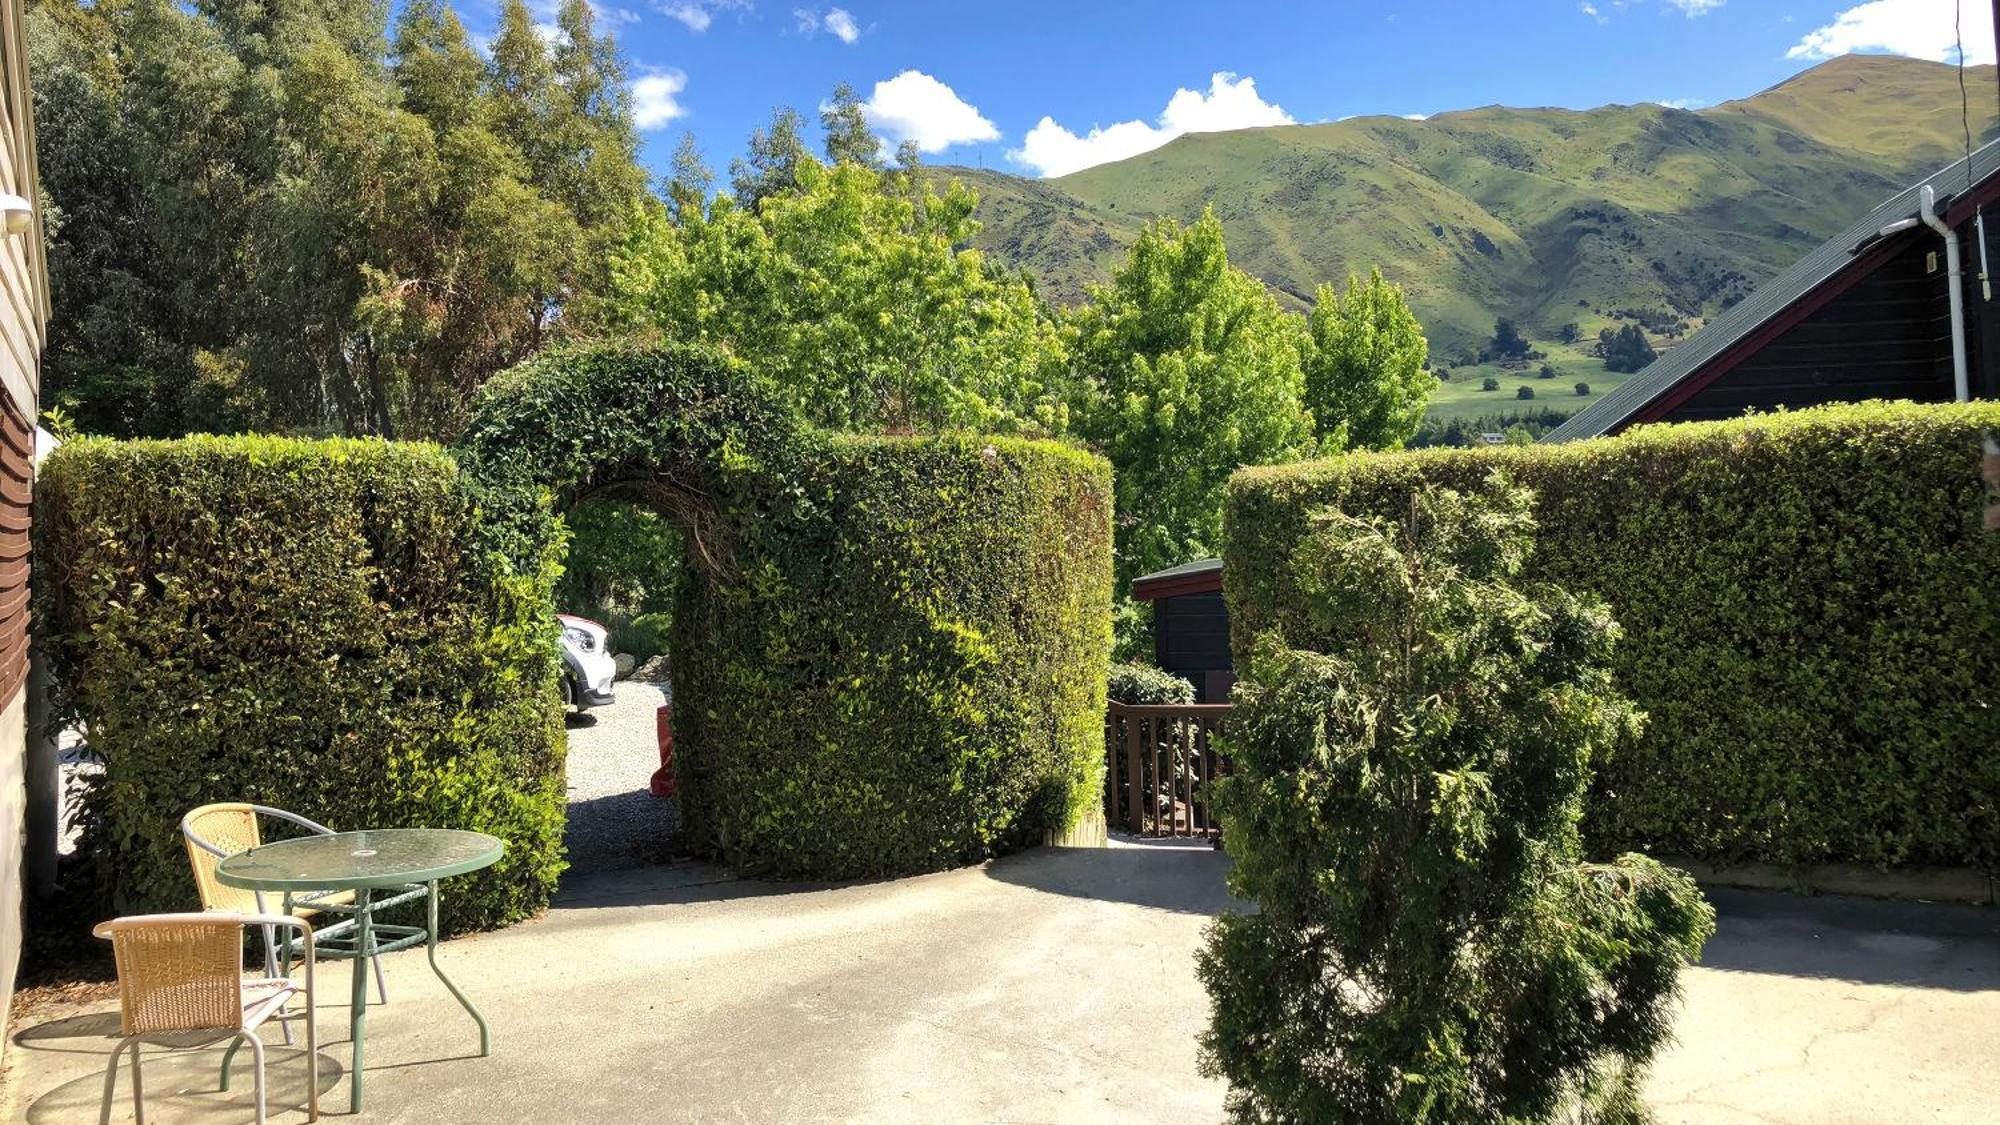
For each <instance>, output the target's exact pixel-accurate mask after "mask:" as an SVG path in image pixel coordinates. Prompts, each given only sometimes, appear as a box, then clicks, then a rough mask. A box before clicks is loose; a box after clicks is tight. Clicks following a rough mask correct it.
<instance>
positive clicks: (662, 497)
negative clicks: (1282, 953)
mask: <svg viewBox="0 0 2000 1125" xmlns="http://www.w3.org/2000/svg"><path fill="white" fill-rule="evenodd" d="M456 453H457V456H458V459H459V461H460V464H461V465H462V466H463V467H464V469H465V470H466V471H467V473H468V474H469V475H470V476H471V477H473V478H474V479H475V480H476V481H478V482H479V486H480V487H481V488H482V489H483V490H484V493H485V503H486V505H487V515H488V526H489V528H490V534H491V535H493V536H495V537H496V545H497V546H498V547H499V548H500V550H501V551H502V553H505V554H513V555H515V556H516V557H519V558H521V559H522V560H523V563H524V567H525V565H526V560H528V559H529V558H531V557H533V556H534V554H535V553H536V552H537V551H539V550H540V549H541V546H542V545H544V544H546V542H547V540H546V538H545V537H546V536H547V535H550V534H554V533H555V531H554V518H555V517H556V516H557V515H559V514H560V513H562V512H564V511H566V510H569V509H571V508H573V507H574V506H575V505H578V504H580V503H585V502H590V501H595V500H605V499H612V500H618V501H624V502H634V503H639V504H643V505H645V506H647V507H649V508H652V509H654V510H657V511H659V512H661V513H663V514H666V515H668V516H670V517H671V518H672V519H673V521H674V522H675V523H676V524H677V525H678V527H679V529H680V532H681V535H680V539H681V543H682V550H683V551H684V552H685V558H684V561H683V572H684V573H683V576H682V580H681V581H680V583H679V589H678V592H677V594H676V604H675V607H674V612H673V624H672V638H671V648H672V651H673V665H674V680H675V685H674V686H675V700H676V709H675V727H676V731H675V736H676V768H677V771H678V773H679V780H680V792H681V800H682V817H683V822H684V824H685V825H686V829H687V833H688V839H689V842H690V843H691V844H692V845H693V846H694V847H695V848H696V849H697V850H701V851H707V852H712V853H715V854H718V855H721V856H723V857H725V858H727V859H728V860H729V861H730V862H732V863H733V864H735V865H737V866H739V867H741V868H744V869H747V870H753V871H761V872H767V873H771V874H777V875H794V876H813V877H821V878H842V877H854V876H866V875H887V874H901V873H908V872H914V871H923V870H931V869H936V868H939V867H944V866H949V865H953V864H957V863H964V862H971V861H974V860H977V859H980V858H982V857H984V856H987V855H990V854H992V853H993V852H994V851H996V850H999V849H1003V848H1005V847H1008V846H1011V845H1015V844H1021V843H1031V842H1039V841H1041V840H1043V839H1046V838H1049V837H1051V836H1059V835H1063V834H1066V833H1069V832H1071V831H1073V830H1075V829H1076V828H1077V827H1078V826H1079V825H1080V824H1083V825H1087V824H1088V822H1090V821H1091V820H1092V819H1093V818H1095V817H1096V816H1097V815H1098V813H1099V809H1098V806H1099V801H1100V793H1101V789H1102V770H1103V749H1102V747H1103V743H1102V739H1103V732H1102V723H1103V715H1102V707H1103V697H1104V696H1103V693H1104V680H1105V669H1106V662H1107V659H1108V654H1109V651H1110V643H1111V625H1110V621H1111V617H1110V605H1111V520H1110V498H1111V473H1110V468H1109V466H1108V465H1106V464H1105V462H1104V461H1103V460H1102V459H1100V458H1098V457H1095V456H1093V455H1091V454H1088V453H1084V452H1081V451H1078V450H1075V449H1072V448H1070V447H1067V446H1064V445H1060V444H1056V443H1053V442H1041V441H1028V440H1021V439H1015V438H1001V437H981V436H965V435H951V436H937V437H863V436H853V435H837V434H831V433H827V432H824V431H820V430H816V429H814V428H812V427H809V426H806V425H804V424H802V423H800V422H799V421H797V420H796V418H795V417H794V416H793V415H792V414H791V413H790V412H789V411H788V410H787V409H785V408H784V407H783V406H782V405H781V404H780V403H779V402H778V401H777V400H776V399H775V398H774V397H773V396H772V395H771V394H770V393H769V392H768V391H767V390H766V389H765V388H764V387H763V386H762V385H761V384H760V383H759V381H758V380H757V379H756V377H755V376H754V374H753V373H750V372H747V371H745V370H743V369H742V368H741V367H739V366H737V365H734V364H732V363H731V362H730V361H728V360H727V359H725V358H724V357H722V356H720V355H718V354H716V353H714V352H712V351H708V350H705V349H701V348H696V347H690V346H681V345H668V346H660V347H650V348H635V347H629V346H622V345H617V346H600V347H594V348H589V349H576V350H565V351H557V352H553V353H550V354H548V355H545V356H543V357H539V358H536V359H534V360H531V361H529V362H527V363H525V364H523V365H521V366H519V367H517V368H515V369H513V370H512V371H510V372H508V373H506V374H505V375H503V376H501V377H499V378H496V379H495V380H494V381H493V382H492V383H491V384H490V385H489V386H488V387H487V388H486V389H485V390H484V391H483V392H482V394H481V397H480V399H479V402H478V403H477V405H476V407H475V410H474V413H473V417H472V420H471V422H470V424H469V425H468V427H467V428H466V431H465V433H464V436H463V437H462V438H461V440H460V442H459V445H458V447H457V450H456ZM1086 830H1088V828H1086Z"/></svg>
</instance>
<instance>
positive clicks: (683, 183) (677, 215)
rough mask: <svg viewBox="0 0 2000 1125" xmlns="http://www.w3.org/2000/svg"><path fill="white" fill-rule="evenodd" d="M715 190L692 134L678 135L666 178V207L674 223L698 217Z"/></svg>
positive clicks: (706, 164)
mask: <svg viewBox="0 0 2000 1125" xmlns="http://www.w3.org/2000/svg"><path fill="white" fill-rule="evenodd" d="M714 191H715V173H714V172H713V171H711V170H710V169H709V167H708V162H707V161H705V160H703V159H702V158H701V146H700V145H699V144H696V143H695V139H694V133H693V132H686V133H682V134H681V139H680V141H679V142H678V143H677V144H675V145H674V161H673V171H672V172H671V173H669V175H668V177H667V191H666V195H667V207H668V209H669V213H670V214H671V215H672V216H673V219H674V221H675V222H677V223H678V222H682V221H685V219H687V218H689V217H693V216H697V215H700V214H702V213H704V212H705V210H706V209H707V207H708V197H709V196H710V195H711V194H713V193H714Z"/></svg>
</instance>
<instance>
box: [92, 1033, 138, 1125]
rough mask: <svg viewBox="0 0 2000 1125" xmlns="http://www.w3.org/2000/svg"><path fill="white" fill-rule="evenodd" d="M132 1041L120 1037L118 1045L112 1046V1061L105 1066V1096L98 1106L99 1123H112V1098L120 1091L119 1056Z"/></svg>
mask: <svg viewBox="0 0 2000 1125" xmlns="http://www.w3.org/2000/svg"><path fill="white" fill-rule="evenodd" d="M132 1042H133V1041H132V1040H130V1039H120V1040H119V1041H118V1045H117V1046H116V1047H113V1048H111V1061H110V1062H109V1063H108V1064H106V1066H105V1067H104V1098H103V1102H102V1104H100V1105H99V1106H98V1111H97V1125H111V1099H112V1096H113V1095H115V1094H117V1093H118V1056H120V1055H122V1054H124V1053H125V1048H126V1047H129V1046H131V1045H132ZM134 1100H135V1101H136V1100H137V1099H134Z"/></svg>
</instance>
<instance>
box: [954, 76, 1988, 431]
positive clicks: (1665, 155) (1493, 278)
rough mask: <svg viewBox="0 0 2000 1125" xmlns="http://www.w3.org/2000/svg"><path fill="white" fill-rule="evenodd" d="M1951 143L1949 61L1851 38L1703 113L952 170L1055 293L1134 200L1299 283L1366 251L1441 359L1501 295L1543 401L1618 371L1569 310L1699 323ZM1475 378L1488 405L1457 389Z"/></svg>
mask: <svg viewBox="0 0 2000 1125" xmlns="http://www.w3.org/2000/svg"><path fill="white" fill-rule="evenodd" d="M1966 77H1967V82H1968V84H1969V85H1970V87H1971V89H1972V90H1973V91H1974V94H1975V96H1974V97H1973V98H1972V99H1971V102H1972V111H1973V114H1974V117H1973V122H1972V127H1973V135H1974V140H1975V142H1977V141H1979V140H1981V139H1983V138H1985V137H1987V136H1989V135H1991V134H1992V132H1993V131H1994V127H1995V119H1994V113H1993V97H1992V94H1991V91H1992V87H1993V82H1994V69H1993V68H1992V67H1977V68H1973V69H1972V70H1970V71H1969V72H1968V73H1967V76H1966ZM1962 150H1963V139H1962V136H1961V131H1960V119H1959V93H1958V80H1957V75H1956V73H1955V71H1954V70H1953V69H1952V68H1951V67H1948V66H1943V65H1940V64H1937V63H1930V62H1923V61H1918V60H1912V59H1904V58H1890V57H1882V56H1850V57H1847V58H1841V59H1835V60H1833V61H1830V62H1827V63H1824V64H1822V65H1820V66H1818V67H1815V68H1814V69H1812V70H1809V71H1806V72H1804V73H1802V74H1800V75H1798V76H1796V77H1794V78H1792V79H1790V80H1789V81H1787V82H1784V83H1782V84H1780V85H1778V86H1775V87H1773V88H1772V89H1769V90H1766V91H1764V92H1762V93H1760V94H1757V95H1755V96H1753V97H1749V98H1744V99H1742V100H1739V101H1732V102H1726V103H1723V104H1721V105H1718V106H1714V107H1711V108H1708V109H1703V110H1699V111H1696V112H1686V111H1683V110H1676V109H1668V108H1666V107H1664V106H1658V105H1637V106H1606V107H1603V108H1601V109H1594V110H1583V111H1578V110H1564V109H1506V108H1501V107H1489V108H1485V109H1473V110H1465V111H1460V112H1454V113H1443V114H1439V115H1437V116H1435V117H1432V118H1430V119H1428V120H1425V121H1407V120H1404V119H1402V118H1393V117H1365V118H1352V119H1349V120H1346V121H1340V122H1334V123H1330V124H1321V125H1289V126H1282V127H1278V128H1270V129H1249V130H1243V131H1239V132H1232V133H1206V134H1198V135H1192V136H1186V137H1182V138H1180V139H1179V140H1176V141H1174V142H1173V143H1172V144H1169V145H1167V146H1165V147H1163V148H1160V149H1157V150H1155V151H1153V152H1149V153H1146V154H1144V155H1141V156H1137V157H1134V158H1132V159H1129V160H1124V161H1120V162H1118V163H1115V164H1107V165H1102V166H1099V167H1096V168H1090V169H1086V170H1084V171H1082V172H1078V173H1075V174H1073V175H1069V176H1064V177H1062V178H1059V179H1054V180H1027V179H1022V178H1019V177H1014V176H1008V175H1005V174H1002V173H996V172H987V171H975V170H972V169H948V170H945V171H946V172H948V174H951V175H954V176H958V177H960V178H962V179H964V180H966V181H967V182H968V183H970V184H972V185H974V186H975V187H977V188H978V190H979V191H980V193H981V198H982V202H981V207H980V218H981V220H982V221H983V222H984V224H985V226H984V229H983V230H982V231H981V233H980V235H979V238H978V243H979V245H981V246H982V247H984V248H986V249H987V250H989V251H991V252H993V253H995V254H996V255H998V256H999V257H1001V258H1003V259H1005V260H1007V261H1010V262H1014V263H1017V264H1020V265H1024V266H1026V267H1028V268H1029V269H1030V270H1031V271H1032V272H1034V273H1035V274H1036V275H1037V276H1038V277H1039V278H1040V279H1041V283H1042V287H1043V291H1044V292H1045V293H1046V294H1047V295H1049V296H1050V297H1051V298H1053V299H1056V300H1062V301H1069V300H1075V299H1078V298H1080V297H1081V296H1082V293H1083V287H1084V285H1085V284H1086V283H1087V282H1090V281H1093V280H1098V279H1101V278H1103V277H1104V276H1105V275H1106V274H1107V272H1108V271H1109V269H1110V268H1111V266H1112V265H1113V264H1115V263H1116V262H1117V261H1118V259H1119V257H1120V255H1121V254H1122V252H1123V249H1124V247H1125V246H1126V245H1127V244H1128V243H1129V241H1130V240H1131V238H1132V236H1133V232H1134V231H1135V230H1136V229H1137V228H1138V226H1139V225H1140V224H1141V223H1143V222H1144V221H1145V220H1147V219H1149V218H1152V217H1154V216H1160V215H1166V216H1172V217H1175V218H1179V219H1183V220H1185V219H1190V218H1193V217H1195V216H1196V215H1199V214H1200V212H1201V209H1202V208H1203V207H1204V206H1213V207H1214V208H1215V211H1216V214H1217V215H1218V216H1220V217H1221V219H1222V221H1223V224H1224V227H1225V228H1226V230H1227V232H1228V236H1229V248H1230V253H1231V256H1232V258H1233V259H1234V260H1235V261H1236V262H1237V264H1238V265H1240V266H1242V267H1243V268H1244V269H1246V270H1248V271H1250V272H1251V273H1253V274H1255V275H1257V276H1258V277H1261V278H1263V279H1264V281H1265V282H1266V283H1267V284H1269V285H1270V286H1271V287H1272V288H1273V289H1274V290H1276V291H1278V292H1279V293H1281V294H1284V295H1286V296H1287V298H1288V299H1289V300H1291V301H1293V302H1296V303H1298V304H1301V305H1303V304H1305V303H1307V302H1309V301H1310V300H1311V297H1312V293H1313V290H1314V289H1315V287H1316V286H1317V285H1318V284H1319V283H1320V282H1322V281H1328V280H1337V279H1339V278H1341V277H1343V276H1344V275H1345V274H1346V273H1347V272H1348V271H1350V270H1354V271H1362V270H1366V269H1367V268H1368V267H1369V266H1371V265H1379V266H1380V267H1381V268H1382V271H1383V273H1385V274H1386V275H1387V276H1388V277H1389V278H1390V279H1391V280H1393V281H1397V282H1400V283H1401V284H1402V285H1403V286H1404V287H1405V288H1406V289H1407V290H1408V291H1409V293H1410V296H1411V299H1412V302H1413V303H1414V305H1415V306H1416V309H1417V313H1418V315H1419V316H1420V317H1421V318H1422V319H1423V321H1424V324H1425V325H1426V327H1427V328H1428V329H1429V331H1430V336H1431V342H1432V350H1433V354H1434V355H1435V357H1436V358H1437V360H1438V362H1440V363H1442V364H1449V365H1451V366H1452V367H1453V368H1454V369H1455V370H1456V369H1457V368H1459V367H1461V366H1464V365H1466V364H1468V363H1469V362H1470V361H1471V359H1472V357H1473V355H1474V353H1475V352H1476V350H1477V348H1478V344H1479V341H1480V340H1482V339H1483V338H1485V337H1486V336H1487V335H1488V334H1489V332H1490V330H1491V328H1492V325H1493V320H1494V318H1495V317H1496V316H1510V317H1513V318H1515V319H1516V320H1518V321H1520V322H1521V323H1522V325H1523V326H1524V328H1525V329H1526V330H1527V332H1528V334H1529V335H1530V336H1531V337H1533V338H1534V339H1535V341H1536V342H1537V345H1538V346H1541V347H1545V348H1547V350H1548V351H1549V353H1550V356H1551V360H1552V362H1554V364H1555V365H1556V366H1557V367H1558V368H1559V369H1560V370H1561V372H1562V375H1561V377H1560V378H1559V379H1558V380H1556V381H1555V383H1554V384H1553V386H1552V387H1551V385H1550V384H1549V383H1548V382H1547V381H1541V382H1540V383H1539V384H1538V387H1537V400H1538V401H1537V402H1536V403H1535V405H1557V403H1556V402H1553V401H1542V400H1544V399H1547V398H1558V399H1560V398H1561V396H1556V395H1545V394H1544V393H1543V390H1542V388H1544V387H1549V388H1550V389H1551V390H1554V389H1557V388H1559V389H1560V390H1561V392H1562V393H1563V395H1566V396H1568V397H1567V400H1566V401H1562V403H1561V405H1562V406H1563V407H1564V408H1576V407H1580V406H1581V405H1582V404H1584V403H1585V402H1588V401H1590V398H1579V397H1576V396H1575V395H1574V391H1573V387H1574V384H1575V383H1576V382H1577V381H1578V379H1579V378H1581V379H1584V380H1586V381H1588V382H1589V383H1590V384H1591V388H1592V391H1593V394H1592V396H1590V397H1591V398H1594V397H1596V395H1597V394H1599V393H1602V391H1604V390H1607V389H1609V388H1610V387H1611V386H1612V385H1614V382H1615V381H1616V379H1617V378H1618V377H1617V376H1613V375H1611V374H1610V373H1609V372H1605V371H1603V370H1602V369H1601V367H1599V366H1598V365H1597V364H1596V362H1595V361H1594V360H1590V359H1589V358H1588V357H1586V356H1584V355H1583V353H1582V352H1581V351H1580V350H1577V349H1573V348H1562V347H1558V346H1555V345H1554V344H1553V343H1552V342H1551V341H1552V340H1553V338H1554V336H1555V334H1556V333H1557V331H1558V330H1559V328H1560V327H1561V326H1562V325H1564V324H1566V323H1575V324H1577V325H1578V327H1579V328H1580V329H1581V330H1582V332H1583V334H1584V336H1585V338H1586V340H1588V339H1590V338H1594V337H1595V336H1596V333H1597V330H1598V329H1599V328H1600V327H1604V326H1607V325H1613V324H1617V323H1620V322H1621V321H1626V320H1635V321H1637V320H1642V321H1645V322H1648V323H1649V325H1651V326H1655V327H1657V326H1659V325H1663V324H1670V323H1674V322H1680V323H1684V324H1685V325H1687V326H1688V327H1689V328H1695V327H1699V325H1700V324H1701V323H1702V321H1703V320H1704V319H1705V318H1706V317H1708V316H1711V315H1713V314H1714V313H1715V312H1717V311H1718V310H1720V309H1721V308H1723V307H1726V305H1727V304H1728V303H1729V302H1731V301H1733V300H1735V299H1737V298H1739V297H1740V296H1741V295H1742V294H1743V293H1745V292H1746V291H1748V290H1749V289H1750V288H1751V287H1752V286H1754V285H1755V284H1756V283H1757V282H1759V281H1762V280H1763V279H1765V278H1768V277H1770V276H1771V275H1773V274H1775V273H1777V272H1778V271H1779V270H1781V269H1783V268H1784V267H1785V266H1787V265H1789V264H1790V263H1791V262H1792V261H1793V260H1795V259H1796V258H1798V257H1799V256H1800V255H1802V254H1804V253H1805V252H1806V251H1808V250H1810V249H1812V248H1813V247H1814V246H1816V245H1818V244H1819V243H1820V242H1822V241H1824V240H1825V239H1826V238H1829V237H1831V236H1832V235H1833V234H1834V233H1836V232H1837V231H1839V230H1840V229H1841V228H1842V227H1843V226H1845V225H1846V224H1847V223H1849V222H1851V221H1852V220H1853V218H1854V217H1855V216H1856V215H1858V214H1860V213H1862V212H1864V211H1866V210H1867V209H1868V208H1870V207H1873V206H1874V205H1875V204H1877V203H1879V202H1881V200H1882V199H1883V198H1884V197H1886V196H1888V195H1890V194H1891V193H1893V192H1895V191H1897V190H1899V189H1900V188H1902V187H1904V186H1905V185H1907V184H1908V183H1909V182H1910V181H1911V180H1913V179H1915V178H1916V177H1918V176H1920V175H1922V174H1924V173H1925V172H1928V171H1931V170H1934V169H1936V168H1938V167H1940V166H1942V165H1944V164H1946V163H1948V162H1950V161H1951V160H1953V159H1956V158H1957V157H1958V156H1959V155H1960V154H1961V152H1962ZM1656 335H1657V336H1659V343H1660V344H1661V345H1662V346H1670V345H1671V344H1672V343H1673V342H1674V338H1673V336H1672V334H1670V333H1660V332H1656ZM1466 370H1467V371H1468V372H1470V371H1471V370H1472V369H1471V368H1469V367H1468V368H1467V369H1466ZM1517 382H1519V379H1518V378H1517V377H1511V376H1510V377H1509V378H1506V379H1503V384H1504V385H1505V389H1504V391H1503V392H1501V393H1499V394H1495V393H1492V392H1485V393H1481V392H1478V391H1477V390H1476V388H1477V386H1478V379H1477V378H1476V377H1475V378H1472V379H1471V380H1470V381H1469V384H1468V383H1467V382H1465V381H1459V382H1457V383H1456V384H1455V385H1454V384H1448V385H1447V386H1446V388H1445V390H1444V393H1443V394H1442V395H1441V396H1440V398H1441V402H1440V409H1441V410H1449V409H1466V410H1468V411H1469V412H1472V413H1479V412H1484V411H1486V410H1491V409H1496V408H1505V407H1504V406H1502V407H1494V406H1488V405H1485V403H1486V402H1487V401H1489V400H1493V399H1501V400H1503V401H1504V403H1505V405H1506V406H1511V405H1513V404H1514V399H1513V398H1512V395H1513V393H1514V384H1515V383H1517ZM1468 388H1470V389H1468ZM1467 395H1470V396H1472V397H1473V398H1475V399H1478V400H1480V402H1481V405H1482V409H1480V410H1473V409H1472V408H1471V407H1470V406H1463V407H1462V406H1459V405H1457V404H1458V403H1459V400H1460V399H1461V398H1464V397H1466V396H1467ZM1522 405H1527V404H1526V403H1522Z"/></svg>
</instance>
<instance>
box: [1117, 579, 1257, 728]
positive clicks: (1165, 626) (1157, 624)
mask: <svg viewBox="0 0 2000 1125" xmlns="http://www.w3.org/2000/svg"><path fill="white" fill-rule="evenodd" d="M1132 596H1133V597H1134V598H1137V599H1138V600H1140V601H1142V602H1152V603H1153V662H1154V663H1155V664H1158V665H1159V666H1160V667H1162V668H1164V669H1166V670H1167V671H1169V672H1172V673H1173V674H1174V675H1176V676H1179V677H1181V678H1182V679H1184V680H1186V681H1188V682H1189V683H1191V684H1193V685H1194V698H1195V702H1196V703H1227V702H1229V689H1230V687H1231V686H1232V685H1234V684H1235V683H1236V668H1235V665H1234V664H1233V663H1231V662H1230V659H1229V611H1228V609H1226V608H1225V607H1224V606H1223V604H1222V560H1221V559H1201V560H1199V561H1196V562H1191V563H1183V564H1181V565H1180V566H1176V567H1171V568H1169V569H1167V570H1162V571H1159V572H1158V573H1155V574H1148V575H1146V576H1145V577H1143V578H1138V579H1134V580H1133V582H1132Z"/></svg>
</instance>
